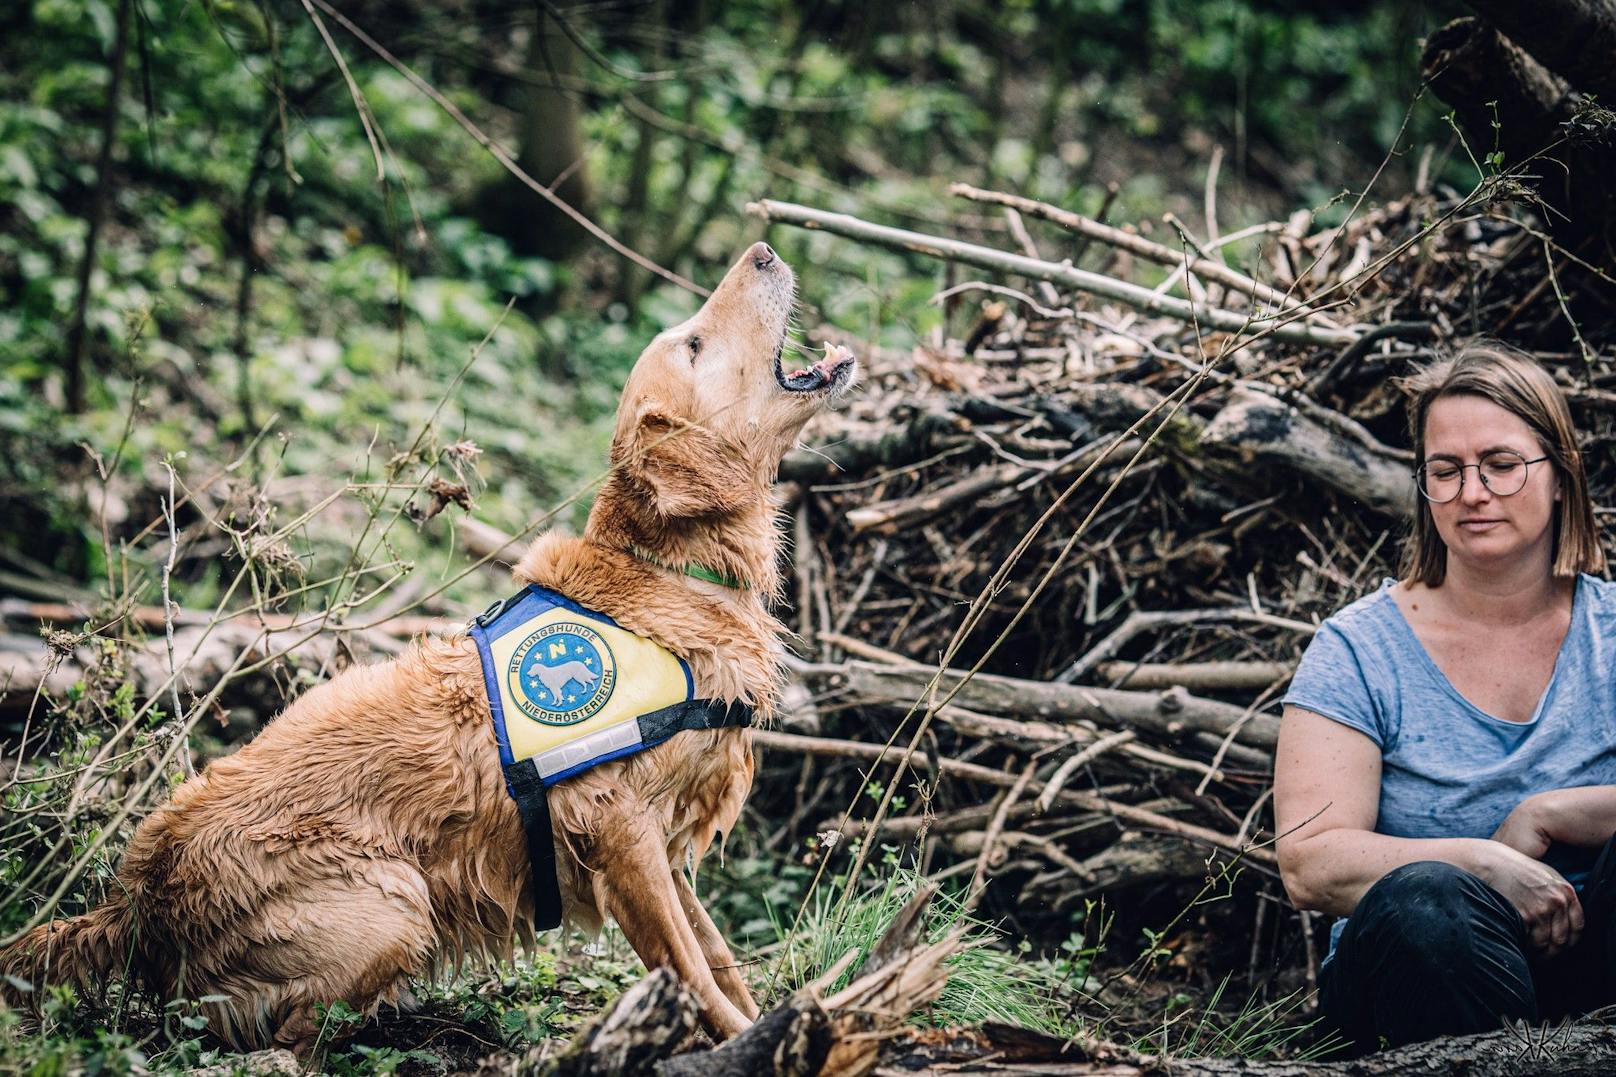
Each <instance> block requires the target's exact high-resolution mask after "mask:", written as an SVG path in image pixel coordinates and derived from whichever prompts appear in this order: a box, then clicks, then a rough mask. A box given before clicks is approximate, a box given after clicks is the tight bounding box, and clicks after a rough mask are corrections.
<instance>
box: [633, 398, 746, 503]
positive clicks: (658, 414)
mask: <svg viewBox="0 0 1616 1077" xmlns="http://www.w3.org/2000/svg"><path fill="white" fill-rule="evenodd" d="M612 464H613V465H614V466H616V467H620V468H622V469H623V470H624V471H625V472H626V473H627V474H628V475H629V476H630V477H631V478H633V479H634V480H636V482H637V484H638V485H639V486H640V487H641V488H642V489H643V490H645V491H646V493H648V494H649V495H650V497H649V499H650V502H651V507H652V509H653V510H654V511H655V512H656V513H657V515H659V516H663V517H666V518H668V519H680V518H689V517H698V516H719V515H725V514H728V513H732V512H737V511H739V510H740V509H742V508H745V507H746V506H747V505H750V504H751V503H752V502H754V501H755V500H756V499H757V496H758V495H757V488H756V484H755V483H754V482H753V477H752V472H751V469H750V468H748V467H747V466H746V461H744V460H740V459H738V458H737V456H736V450H735V449H734V448H733V447H732V446H729V445H727V444H725V443H724V442H723V441H721V440H720V439H719V438H718V437H717V436H715V435H714V434H713V433H712V432H711V431H709V430H707V429H705V428H703V427H700V426H697V425H696V424H694V423H689V422H686V421H685V420H683V419H679V418H677V417H675V416H673V415H670V414H668V413H667V412H666V411H665V410H663V409H662V408H661V407H660V406H659V405H656V404H648V405H646V406H645V407H644V408H642V409H641V410H640V413H639V415H638V416H637V417H636V418H635V420H634V424H633V426H631V427H630V428H629V429H628V430H627V431H626V432H623V433H622V434H620V435H619V437H618V439H617V440H616V441H614V442H613V444H612Z"/></svg>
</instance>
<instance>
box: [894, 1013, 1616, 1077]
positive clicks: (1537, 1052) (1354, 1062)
mask: <svg viewBox="0 0 1616 1077" xmlns="http://www.w3.org/2000/svg"><path fill="white" fill-rule="evenodd" d="M967 1036H969V1037H970V1038H969V1039H968V1038H967ZM887 1061H888V1064H889V1069H890V1070H891V1071H892V1072H901V1073H905V1074H909V1075H911V1077H944V1075H945V1074H946V1075H947V1077H956V1075H959V1074H988V1073H1007V1072H1013V1073H1037V1074H1039V1075H1041V1077H1080V1075H1081V1077H1101V1075H1104V1077H1111V1075H1116V1077H1123V1075H1134V1074H1161V1075H1168V1077H1223V1075H1225V1074H1245V1075H1248V1077H1331V1075H1336V1074H1340V1075H1342V1077H1346V1075H1352V1077H1378V1075H1381V1074H1386V1075H1388V1077H1390V1075H1394V1074H1398V1075H1400V1074H1409V1073H1419V1074H1430V1075H1436V1074H1451V1075H1452V1077H1471V1075H1475V1074H1488V1075H1491V1077H1596V1075H1605V1074H1609V1073H1612V1072H1616V1029H1611V1028H1609V1027H1607V1026H1605V1025H1598V1024H1591V1023H1590V1024H1575V1025H1566V1026H1562V1027H1558V1028H1555V1027H1547V1026H1545V1027H1538V1028H1527V1027H1517V1028H1506V1029H1500V1030H1499V1031H1497V1032H1487V1033H1482V1034H1480V1035H1475V1036H1450V1037H1443V1038H1441V1039H1436V1040H1431V1041H1429V1042H1427V1043H1416V1044H1412V1045H1410V1046H1408V1047H1401V1048H1398V1049H1397V1050H1395V1051H1382V1052H1379V1053H1378V1054H1372V1055H1367V1056H1365V1057H1363V1058H1357V1059H1351V1060H1345V1061H1338V1062H1256V1061H1248V1060H1246V1059H1240V1058H1174V1057H1166V1056H1159V1055H1146V1054H1140V1053H1138V1052H1135V1051H1131V1050H1129V1049H1127V1048H1125V1047H1122V1046H1120V1045H1118V1044H1112V1043H1105V1042H1103V1041H1098V1040H1084V1039H1082V1038H1079V1039H1077V1040H1075V1041H1073V1040H1067V1039H1060V1038H1057V1037H1053V1036H1046V1035H1043V1034H1041V1033H1037V1032H1031V1031H1029V1030H1027V1029H1018V1028H1010V1027H1007V1026H1002V1025H988V1026H984V1027H983V1028H981V1029H979V1030H975V1031H974V1033H973V1034H967V1035H962V1036H961V1037H959V1038H957V1039H955V1040H954V1041H952V1042H950V1043H943V1044H936V1043H929V1044H926V1045H916V1046H915V1048H914V1049H913V1050H911V1051H910V1052H909V1053H908V1054H907V1055H906V1056H904V1057H902V1058H897V1059H894V1058H891V1057H890V1056H889V1058H888V1059H887Z"/></svg>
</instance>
